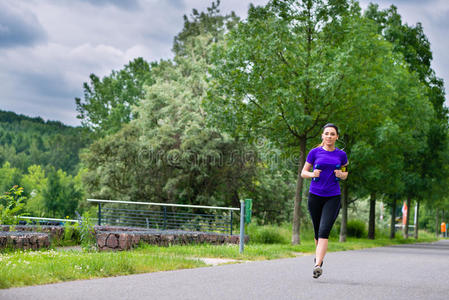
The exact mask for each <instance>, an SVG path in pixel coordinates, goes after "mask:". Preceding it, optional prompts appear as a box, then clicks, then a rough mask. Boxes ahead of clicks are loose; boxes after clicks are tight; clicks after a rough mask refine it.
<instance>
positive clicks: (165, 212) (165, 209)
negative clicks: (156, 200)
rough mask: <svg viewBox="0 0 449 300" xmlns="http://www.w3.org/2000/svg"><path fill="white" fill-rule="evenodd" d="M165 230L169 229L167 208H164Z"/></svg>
mask: <svg viewBox="0 0 449 300" xmlns="http://www.w3.org/2000/svg"><path fill="white" fill-rule="evenodd" d="M163 229H164V230H165V229H167V207H166V206H164V227H163Z"/></svg>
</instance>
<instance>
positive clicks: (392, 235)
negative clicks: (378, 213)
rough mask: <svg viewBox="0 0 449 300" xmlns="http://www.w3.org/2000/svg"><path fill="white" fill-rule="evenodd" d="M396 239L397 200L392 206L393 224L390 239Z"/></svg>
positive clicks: (391, 223) (391, 224)
mask: <svg viewBox="0 0 449 300" xmlns="http://www.w3.org/2000/svg"><path fill="white" fill-rule="evenodd" d="M395 237H396V199H394V200H393V204H392V205H391V222H390V239H394V238H395Z"/></svg>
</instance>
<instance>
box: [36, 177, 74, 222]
mask: <svg viewBox="0 0 449 300" xmlns="http://www.w3.org/2000/svg"><path fill="white" fill-rule="evenodd" d="M47 179H48V180H47V185H46V187H45V189H44V190H43V198H44V205H45V209H46V211H47V213H50V214H51V215H52V216H53V217H57V216H61V215H62V216H73V215H74V212H75V209H76V208H77V206H78V203H79V202H80V200H81V197H82V195H83V194H82V192H81V191H80V190H78V189H76V187H75V184H74V182H73V177H72V176H71V175H67V173H65V172H63V171H62V170H58V171H55V170H54V169H53V170H50V172H49V174H48V177H47Z"/></svg>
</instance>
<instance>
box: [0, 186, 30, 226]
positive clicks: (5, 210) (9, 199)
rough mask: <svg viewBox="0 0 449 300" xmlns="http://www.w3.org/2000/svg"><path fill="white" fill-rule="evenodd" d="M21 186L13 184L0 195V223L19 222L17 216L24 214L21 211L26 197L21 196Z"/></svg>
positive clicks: (12, 223) (13, 223) (14, 223)
mask: <svg viewBox="0 0 449 300" xmlns="http://www.w3.org/2000/svg"><path fill="white" fill-rule="evenodd" d="M22 192H23V188H22V187H18V186H17V185H15V186H13V187H12V188H11V189H10V190H9V191H8V192H6V193H5V194H3V195H1V196H0V224H2V225H5V224H6V225H16V224H19V221H20V219H19V217H21V216H24V215H26V214H25V213H23V212H21V211H22V210H23V208H24V206H25V203H24V202H23V201H25V199H26V197H24V196H22Z"/></svg>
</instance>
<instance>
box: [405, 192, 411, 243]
mask: <svg viewBox="0 0 449 300" xmlns="http://www.w3.org/2000/svg"><path fill="white" fill-rule="evenodd" d="M411 198H412V197H410V196H408V197H407V217H406V218H405V227H404V238H405V239H408V224H410V222H409V220H410V204H411V202H412V199H411Z"/></svg>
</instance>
